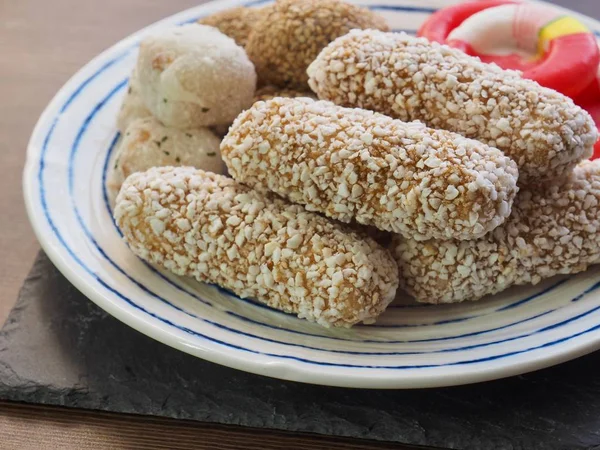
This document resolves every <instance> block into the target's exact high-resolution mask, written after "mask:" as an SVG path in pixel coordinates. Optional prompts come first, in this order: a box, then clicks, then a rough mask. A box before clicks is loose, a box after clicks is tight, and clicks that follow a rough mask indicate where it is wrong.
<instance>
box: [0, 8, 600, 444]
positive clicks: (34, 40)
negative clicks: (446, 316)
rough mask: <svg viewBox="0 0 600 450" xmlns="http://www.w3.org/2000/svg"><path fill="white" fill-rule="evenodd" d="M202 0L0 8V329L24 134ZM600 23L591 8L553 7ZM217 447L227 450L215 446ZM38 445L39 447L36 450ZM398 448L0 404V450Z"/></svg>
mask: <svg viewBox="0 0 600 450" xmlns="http://www.w3.org/2000/svg"><path fill="white" fill-rule="evenodd" d="M199 3H202V0H176V1H165V0H102V1H99V2H98V1H92V0H51V1H48V0H0V55H1V56H0V99H1V101H0V167H1V168H2V169H3V173H2V176H1V177H0V206H1V211H2V212H1V213H0V229H1V230H2V232H1V233H0V256H1V259H0V323H3V322H4V320H5V318H6V316H7V315H8V312H9V311H10V309H11V308H12V306H13V304H14V301H15V300H16V295H17V291H18V289H19V287H20V285H21V283H22V281H23V279H24V277H25V275H26V273H27V271H28V269H29V267H30V265H31V263H32V261H33V257H34V255H35V253H36V251H37V250H38V245H37V243H36V241H35V238H34V236H33V233H32V231H31V228H30V226H29V224H28V221H27V219H26V215H25V209H24V206H23V201H22V191H21V172H22V167H23V162H24V159H25V150H26V146H27V141H28V139H29V135H30V133H31V130H32V128H33V126H34V124H35V122H36V121H37V118H38V116H39V114H40V113H41V112H42V110H43V108H44V107H45V105H46V104H47V103H48V102H49V101H50V99H51V98H52V96H53V95H54V94H55V92H56V91H57V90H58V89H59V88H60V87H61V86H62V85H63V84H64V82H65V81H66V80H67V79H68V78H69V77H70V76H71V75H72V74H73V73H75V71H76V70H77V69H79V68H80V67H81V66H82V65H84V64H85V63H86V62H87V61H88V60H90V59H91V58H92V57H93V56H95V55H96V54H97V53H99V52H100V51H102V50H104V49H105V48H107V47H108V46H110V45H111V44H113V43H115V42H116V41H118V40H119V39H121V38H123V37H125V36H127V35H128V34H130V33H132V32H134V31H136V30H137V29H139V28H141V27H143V26H145V25H147V24H149V23H151V22H153V21H155V20H158V19H160V18H162V17H164V16H166V15H169V14H172V13H174V12H177V11H180V10H182V9H185V8H188V7H191V6H195V5H197V4H199ZM555 3H559V4H562V5H564V6H568V7H570V8H572V9H575V10H578V11H581V12H584V13H586V14H589V15H592V16H595V17H600V1H599V0H556V1H555ZM219 439H221V440H223V442H227V445H228V446H224V444H219V443H217V441H218V440H219ZM42 443H43V444H44V445H42ZM42 447H43V448H61V449H71V448H73V449H74V448H77V449H87V448H94V449H102V448H113V449H120V448H123V449H125V448H127V449H130V448H150V449H152V448H173V449H175V448H202V449H208V448H231V449H233V448H247V449H253V448H257V449H258V448H264V449H279V448H282V449H283V448H306V449H309V448H311V449H317V448H331V449H337V448H340V449H341V448H346V449H359V448H360V449H366V448H373V449H375V448H398V447H392V446H376V445H375V444H369V443H366V442H360V441H353V443H350V442H349V441H343V440H339V439H326V438H320V437H315V436H308V435H306V436H305V435H303V436H299V435H290V434H284V433H278V432H267V431H264V430H248V429H240V428H233V427H214V426H208V425H201V424H192V423H185V422H173V421H168V420H160V419H149V418H139V417H125V416H115V415H111V414H101V413H90V412H83V411H76V412H74V411H65V410H59V409H56V408H40V407H25V406H15V405H9V404H0V449H29V448H31V449H34V448H35V449H37V448H42Z"/></svg>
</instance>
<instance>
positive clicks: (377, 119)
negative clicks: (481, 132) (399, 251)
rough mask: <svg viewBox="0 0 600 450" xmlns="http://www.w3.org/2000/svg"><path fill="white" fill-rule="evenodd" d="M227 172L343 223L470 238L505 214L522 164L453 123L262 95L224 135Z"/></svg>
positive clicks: (420, 236) (420, 234)
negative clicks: (436, 125) (434, 125)
mask: <svg viewBox="0 0 600 450" xmlns="http://www.w3.org/2000/svg"><path fill="white" fill-rule="evenodd" d="M221 155H222V157H223V161H225V164H227V167H228V169H229V173H230V174H231V176H232V177H233V178H235V179H236V180H238V181H240V182H241V183H244V184H247V185H249V186H252V187H253V188H255V189H257V190H258V191H261V192H268V191H272V192H275V193H277V194H279V195H281V196H283V197H285V198H287V199H289V200H291V201H292V202H294V203H299V204H302V205H305V207H306V209H308V210H309V211H317V212H320V213H323V214H325V215H326V216H328V217H331V218H334V219H337V220H340V221H342V222H346V223H348V222H351V221H352V220H353V219H355V220H356V221H357V222H359V223H361V224H363V225H373V226H375V227H377V228H379V229H381V230H386V231H393V232H396V233H400V234H403V235H405V236H407V237H413V238H415V239H421V240H423V239H430V238H433V237H435V238H441V239H451V238H456V239H474V238H477V237H481V236H483V235H484V234H485V233H487V232H488V231H491V230H493V229H494V228H495V227H497V226H498V225H500V224H501V223H502V222H504V220H505V219H506V218H507V217H508V215H509V213H510V209H511V205H512V202H513V198H514V196H515V194H516V191H517V188H516V182H517V176H518V171H517V168H516V164H515V163H514V162H513V161H511V160H510V159H509V158H507V157H506V156H504V155H503V154H502V152H500V151H499V150H497V149H495V148H492V147H488V146H487V145H484V144H481V143H480V142H477V141H474V140H471V139H466V138H464V137H462V136H460V135H458V134H455V133H450V132H448V131H443V130H442V131H440V130H432V129H430V128H426V127H425V126H424V125H422V124H419V123H409V124H407V123H404V122H401V121H399V120H394V119H391V118H389V117H387V116H384V115H382V114H377V113H373V112H371V111H365V110H360V109H349V108H342V107H340V106H336V105H334V104H333V103H330V102H323V101H317V102H315V101H313V100H310V99H306V98H301V99H299V98H296V99H290V98H274V99H272V100H269V101H267V102H257V103H255V104H254V105H253V106H252V107H251V108H250V109H249V110H246V111H244V112H243V113H242V114H240V115H239V116H238V118H237V119H236V120H235V122H234V123H233V125H232V126H231V127H230V129H229V133H228V134H227V136H226V137H225V138H224V139H223V141H222V142H221Z"/></svg>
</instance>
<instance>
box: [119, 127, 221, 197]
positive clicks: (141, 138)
mask: <svg viewBox="0 0 600 450" xmlns="http://www.w3.org/2000/svg"><path fill="white" fill-rule="evenodd" d="M220 143H221V140H220V139H219V138H218V137H217V136H215V135H214V134H213V133H212V132H211V131H210V130H208V129H207V128H194V129H190V130H186V131H184V130H178V129H177V128H169V127H165V126H164V125H163V124H161V123H160V122H159V121H158V120H156V119H155V118H153V117H148V118H145V119H137V120H134V121H133V122H131V123H130V124H129V126H128V127H127V130H126V131H125V133H124V135H123V138H122V140H121V142H120V144H119V147H118V149H117V155H116V157H115V164H114V167H113V169H114V170H113V173H112V176H111V181H110V187H111V189H114V190H118V189H119V188H120V187H121V184H122V183H123V181H124V180H125V178H127V177H128V176H129V175H131V174H132V173H134V172H143V171H145V170H148V169H150V168H151V167H160V166H191V167H195V168H197V169H203V170H206V171H209V172H215V173H224V172H225V165H224V164H223V160H222V159H221V152H220V150H219V144H220Z"/></svg>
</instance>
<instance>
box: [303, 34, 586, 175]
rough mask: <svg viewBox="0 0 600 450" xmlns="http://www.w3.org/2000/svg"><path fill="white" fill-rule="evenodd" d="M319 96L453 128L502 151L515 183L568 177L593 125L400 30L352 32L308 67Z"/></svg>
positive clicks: (560, 101) (564, 103) (515, 80)
mask: <svg viewBox="0 0 600 450" xmlns="http://www.w3.org/2000/svg"><path fill="white" fill-rule="evenodd" d="M308 74H309V76H310V80H309V84H310V87H311V88H312V89H313V90H314V91H315V92H316V93H317V94H318V96H319V98H320V99H323V100H330V101H333V102H334V103H336V104H339V105H344V106H353V107H360V108H366V109H371V110H374V111H378V112H381V113H384V114H387V115H389V116H392V117H395V118H398V119H401V120H404V121H409V120H420V121H422V122H424V123H425V124H426V125H427V126H430V127H433V128H441V129H445V130H449V131H453V132H456V133H459V134H462V135H463V136H466V137H469V138H473V139H477V140H479V141H481V142H484V143H486V144H488V145H490V146H492V147H496V148H498V149H500V150H502V151H503V152H504V153H505V154H506V155H508V156H510V157H511V158H512V159H513V160H514V161H515V162H516V163H517V164H518V167H519V174H520V176H519V183H520V184H522V185H528V184H538V183H542V182H544V181H548V180H554V179H556V178H558V177H563V176H565V175H568V174H569V173H570V172H571V170H572V169H573V167H575V165H576V164H577V163H578V162H579V161H581V160H583V159H586V158H589V157H590V156H591V155H592V149H593V146H594V144H595V142H596V139H597V130H596V126H595V125H594V121H593V120H592V118H591V117H590V115H589V114H588V113H587V112H586V111H584V110H583V109H582V108H580V107H579V106H576V105H575V104H574V103H573V101H572V100H571V99H570V98H568V97H566V96H564V95H562V94H560V93H558V92H556V91H553V90H551V89H547V88H544V87H542V86H540V85H539V84H537V83H536V82H535V81H532V80H526V79H523V78H522V77H521V75H520V73H519V72H516V71H510V70H502V69H501V68H500V67H498V66H496V65H495V64H485V63H482V62H481V61H480V60H479V58H475V57H471V56H468V55H466V54H465V53H463V52H461V51H460V50H457V49H453V48H450V47H448V46H445V45H440V44H438V43H431V42H429V41H427V39H424V38H417V37H413V36H409V35H407V34H405V33H383V32H380V31H377V30H364V31H362V30H353V31H351V32H350V33H348V34H347V35H345V36H342V37H340V38H338V39H336V40H335V41H334V42H332V43H331V44H330V45H329V46H328V47H326V48H325V49H324V50H323V51H322V52H321V53H320V54H319V56H318V57H317V58H316V60H315V61H314V62H313V63H312V64H311V65H310V67H309V68H308Z"/></svg>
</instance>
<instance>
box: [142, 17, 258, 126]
mask: <svg viewBox="0 0 600 450" xmlns="http://www.w3.org/2000/svg"><path fill="white" fill-rule="evenodd" d="M136 70H137V74H138V79H139V84H140V92H141V96H142V99H143V100H144V103H145V104H146V106H147V107H148V109H149V110H150V111H151V112H152V114H153V115H154V116H155V117H156V118H157V119H159V120H160V121H161V122H162V123H164V124H165V125H167V126H169V127H173V128H181V129H188V128H198V127H203V126H214V125H223V124H229V123H231V122H232V121H233V119H234V118H235V117H236V116H237V115H238V114H239V113H240V112H241V111H242V110H243V109H245V108H247V107H249V106H250V105H251V104H252V98H253V96H254V91H255V90H256V72H255V71H254V66H253V65H252V63H251V62H250V60H249V59H248V56H247V55H246V52H245V51H244V49H243V48H242V47H240V46H239V45H237V44H236V43H235V41H234V40H233V39H231V38H230V37H227V36H225V35H224V34H223V33H221V32H220V31H219V30H217V29H216V28H213V27H209V26H207V25H198V24H195V23H194V24H187V25H182V26H179V27H173V28H169V29H167V30H161V31H159V32H157V33H155V34H153V35H151V36H149V37H147V38H146V39H144V40H143V41H142V43H141V45H140V51H139V55H138V60H137V66H136Z"/></svg>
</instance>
